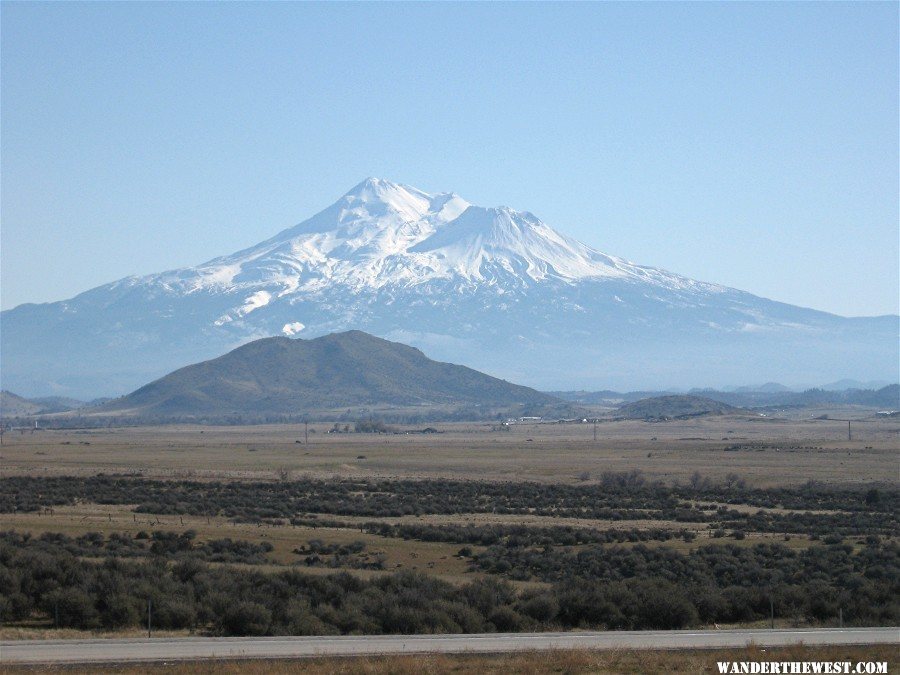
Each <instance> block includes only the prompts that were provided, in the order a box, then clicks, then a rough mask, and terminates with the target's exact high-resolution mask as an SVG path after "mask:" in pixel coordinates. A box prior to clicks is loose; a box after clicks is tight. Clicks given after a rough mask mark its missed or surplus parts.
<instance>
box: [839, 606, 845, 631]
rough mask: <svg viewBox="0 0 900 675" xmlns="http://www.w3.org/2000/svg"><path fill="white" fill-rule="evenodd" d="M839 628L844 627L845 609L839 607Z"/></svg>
mask: <svg viewBox="0 0 900 675" xmlns="http://www.w3.org/2000/svg"><path fill="white" fill-rule="evenodd" d="M838 626H839V627H840V628H843V627H844V608H843V607H838Z"/></svg>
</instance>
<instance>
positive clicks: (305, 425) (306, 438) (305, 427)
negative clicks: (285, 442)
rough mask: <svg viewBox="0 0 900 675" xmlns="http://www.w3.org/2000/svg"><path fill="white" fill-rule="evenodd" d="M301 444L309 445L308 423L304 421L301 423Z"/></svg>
mask: <svg viewBox="0 0 900 675" xmlns="http://www.w3.org/2000/svg"><path fill="white" fill-rule="evenodd" d="M303 443H304V444H305V445H309V421H308V420H304V422H303Z"/></svg>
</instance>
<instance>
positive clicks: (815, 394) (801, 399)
mask: <svg viewBox="0 0 900 675" xmlns="http://www.w3.org/2000/svg"><path fill="white" fill-rule="evenodd" d="M548 393H549V394H551V395H552V396H555V397H556V398H559V399H562V400H564V401H570V402H572V403H579V404H582V405H609V406H617V405H620V404H622V403H632V402H635V401H640V400H642V399H648V398H654V397H661V395H667V394H672V395H674V394H675V392H654V391H632V392H617V391H609V390H605V391H551V392H548ZM689 396H692V397H694V398H703V399H706V400H711V401H717V402H719V403H724V404H726V405H727V406H733V407H736V408H763V407H769V406H779V407H789V406H796V407H803V406H808V405H818V404H846V405H862V406H869V407H873V408H883V409H885V410H900V385H897V384H891V385H888V386H886V387H881V388H880V389H843V390H829V389H807V390H806V391H802V392H794V391H717V390H715V389H699V390H692V391H691V392H690V394H689ZM681 398H687V396H682V397H681Z"/></svg>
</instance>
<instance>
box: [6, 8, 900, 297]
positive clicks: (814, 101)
mask: <svg viewBox="0 0 900 675" xmlns="http://www.w3.org/2000/svg"><path fill="white" fill-rule="evenodd" d="M0 13H2V16H0V19H2V23H0V26H2V65H0V67H2V80H0V94H2V98H0V106H2V110H0V113H2V129H0V133H2V137H0V142H2V155H0V164H2V167H0V168H2V186H0V187H2V202H0V216H2V231H0V243H2V254H0V256H2V272H0V275H2V276H0V281H2V306H3V308H9V307H13V306H15V305H18V304H20V303H22V302H46V301H51V300H60V299H64V298H67V297H71V296H72V295H74V294H76V293H78V292H81V291H84V290H86V289H88V288H91V287H93V286H96V285H99V284H101V283H105V282H108V281H112V280H114V279H117V278H120V277H123V276H127V275H129V274H144V273H150V272H156V271H161V270H164V269H171V268H174V267H179V266H184V265H191V264H196V263H199V262H202V261H204V260H207V259H209V258H212V257H214V256H216V255H220V254H224V253H229V252H232V251H234V250H237V249H240V248H243V247H245V246H248V245H251V244H254V243H256V242H258V241H260V240H262V239H264V238H266V237H268V236H270V235H272V234H274V233H275V232H276V231H278V230H281V229H283V228H285V227H288V226H290V225H292V224H294V223H296V222H299V221H300V220H303V219H305V218H306V217H308V216H310V215H312V214H313V213H314V212H316V211H318V210H320V209H322V208H324V207H325V206H327V205H329V204H330V203H332V202H333V201H334V200H335V199H337V198H338V197H339V196H340V195H341V194H342V193H343V192H345V191H346V190H348V189H349V188H350V187H352V186H353V185H355V184H356V183H358V182H359V181H360V180H362V179H363V178H364V177H366V176H380V177H384V178H388V179H391V180H395V181H398V182H404V183H409V184H412V185H415V186H417V187H420V188H422V189H424V190H428V191H450V190H452V191H455V192H457V193H459V194H461V195H463V196H464V197H465V198H466V199H468V200H469V201H471V202H474V203H477V204H480V205H484V206H492V205H499V204H504V205H509V206H512V207H514V208H519V209H524V210H529V211H532V212H534V213H535V214H536V215H538V216H539V217H541V218H542V219H544V220H545V221H546V222H548V223H549V224H551V225H553V226H554V227H556V228H557V229H559V230H561V231H563V232H565V233H567V234H569V235H572V236H574V237H576V238H578V239H581V240H582V241H584V242H586V243H588V244H590V245H592V246H595V247H597V248H599V249H601V250H603V251H605V252H608V253H612V254H615V255H620V256H623V257H626V258H629V259H631V260H634V261H637V262H639V263H642V264H649V265H655V266H659V267H663V268H666V269H670V270H673V271H676V272H679V273H682V274H686V275H688V276H692V277H695V278H698V279H702V280H706V281H714V282H718V283H723V284H727V285H730V286H734V287H737V288H741V289H744V290H748V291H751V292H754V293H757V294H759V295H763V296H766V297H770V298H775V299H778V300H782V301H785V302H790V303H794V304H799V305H804V306H809V307H815V308H817V309H823V310H827V311H832V312H835V313H839V314H845V315H871V314H885V313H897V312H898V303H900V262H898V258H900V235H898V206H900V194H898V189H900V188H898V186H900V175H898V153H900V147H898V145H900V138H898V129H900V119H898V109H900V108H898V78H900V73H898V4H896V3H796V4H791V3H759V4H757V3H696V4H680V3H666V4H653V3H643V4H637V3H623V4H612V3H609V4H607V3H604V4H588V3H578V4H539V3H523V4H499V3H491V4H446V3H445V4H412V3H403V4H383V3H371V4H311V3H310V4H287V3H277V4H275V3H272V4H265V3H246V4H243V3H241V4H238V3H194V4H187V3H170V4H163V3H147V4H138V3H93V4H77V3H51V4H39V3H24V2H22V3H10V2H5V3H3V4H2V9H0Z"/></svg>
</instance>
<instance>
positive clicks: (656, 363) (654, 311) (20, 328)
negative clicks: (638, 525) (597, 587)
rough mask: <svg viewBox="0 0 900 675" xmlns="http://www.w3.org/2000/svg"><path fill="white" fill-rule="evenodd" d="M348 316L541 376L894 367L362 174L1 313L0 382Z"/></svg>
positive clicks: (569, 243) (134, 372) (882, 334)
mask: <svg viewBox="0 0 900 675" xmlns="http://www.w3.org/2000/svg"><path fill="white" fill-rule="evenodd" d="M353 328H357V329H361V330H366V331H368V332H372V333H375V334H378V335H381V336H384V337H387V338H390V339H395V340H399V341H403V342H407V343H410V344H413V345H415V346H418V347H420V348H422V349H423V350H424V351H425V352H426V354H428V355H429V356H430V357H432V358H438V359H442V360H447V361H453V362H456V363H463V364H465V365H469V366H472V367H474V368H478V369H480V370H484V371H486V372H488V373H491V374H493V375H499V376H501V377H506V378H508V379H511V380H514V381H516V382H521V383H523V384H527V385H531V386H538V387H546V388H582V387H588V388H604V387H616V386H618V387H626V388H635V387H646V386H667V385H672V384H685V385H715V384H719V383H723V382H726V381H727V382H733V381H736V380H737V381H739V380H741V379H743V380H747V381H749V380H753V379H758V378H759V377H766V378H771V379H776V378H777V379H782V380H788V381H797V380H809V379H811V380H813V381H821V380H823V379H829V378H831V379H836V378H838V377H845V376H851V375H852V376H854V377H871V378H875V377H882V378H883V377H889V378H893V377H894V376H895V375H896V373H897V368H898V364H897V358H898V357H897V338H898V317H876V318H871V319H868V318H867V319H847V318H842V317H837V316H834V315H830V314H826V313H823V312H817V311H813V310H808V309H802V308H799V307H793V306H790V305H785V304H781V303H777V302H773V301H770V300H765V299H763V298H759V297H756V296H753V295H751V294H748V293H744V292H741V291H737V290H734V289H730V288H726V287H723V286H717V285H715V284H709V283H703V282H698V281H694V280H692V279H688V278H686V277H683V276H679V275H677V274H673V273H670V272H666V271H664V270H660V269H656V268H652V267H645V266H641V265H636V264H634V263H631V262H628V261H626V260H623V259H621V258H616V257H614V256H610V255H607V254H604V253H601V252H600V251H597V250H595V249H592V248H591V247H589V246H586V245H584V244H582V243H580V242H578V241H575V240H573V239H571V238H569V237H566V236H565V235H563V234H562V233H560V232H558V231H556V230H555V229H553V228H551V227H550V226H549V225H547V224H546V223H544V222H542V221H541V220H540V219H539V218H537V217H536V216H534V215H533V214H531V213H528V212H527V211H515V210H512V209H509V208H506V207H499V208H483V207H479V206H474V205H471V204H469V203H468V202H467V201H466V200H464V199H463V198H462V197H460V196H458V195H456V194H453V193H441V194H435V195H432V194H428V193H425V192H422V191H421V190H418V189H416V188H413V187H410V186H407V185H398V184H395V183H391V182H389V181H385V180H379V179H374V178H370V179H367V180H366V181H364V182H362V183H360V184H359V185H357V186H356V187H355V188H353V189H352V190H351V191H350V192H348V193H347V194H346V195H344V196H343V197H341V198H340V199H339V200H338V201H337V202H335V203H334V204H333V205H331V206H330V207H328V208H327V209H325V210H324V211H322V212H320V213H318V214H316V215H315V216H313V217H312V218H310V219H309V220H306V221H304V222H302V223H300V224H299V225H296V226H295V227H292V228H289V229H287V230H284V231H282V232H280V233H279V234H277V235H275V236H274V237H272V238H271V239H268V240H266V241H264V242H262V243H260V244H258V245H256V246H253V247H251V248H248V249H245V250H243V251H239V252H237V253H235V254H232V255H229V256H224V257H221V258H216V259H214V260H211V261H209V262H207V263H204V264H202V265H199V266H197V267H191V268H185V269H180V270H173V271H170V272H164V273H161V274H154V275H149V276H145V277H128V278H126V279H122V280H120V281H116V282H113V283H111V284H107V285H105V286H101V287H98V288H95V289H93V290H90V291H87V292H85V293H82V294H81V295H79V296H77V297H75V298H73V299H71V300H66V301H63V302H56V303H49V304H43V305H22V306H20V307H17V308H15V309H13V310H9V311H7V312H4V313H3V314H2V329H3V331H2V349H3V354H2V355H3V371H2V376H3V386H4V387H5V388H8V389H12V390H14V391H17V392H19V393H23V394H26V395H29V394H30V395H34V394H46V393H66V394H69V395H78V396H82V397H85V396H97V395H108V394H117V393H123V392H125V391H128V390H130V389H133V388H135V387H136V386H139V385H141V384H144V383H145V382H147V381H148V380H149V379H152V378H153V377H156V376H159V375H162V374H164V373H166V372H168V371H169V370H171V369H173V368H175V367H178V366H182V365H186V364H188V363H192V362H195V361H198V360H201V359H206V358H210V357H213V356H217V355H219V354H221V353H222V352H224V351H227V350H228V349H231V348H233V347H235V346H237V345H239V344H241V343H243V342H246V341H248V340H251V339H255V338H259V337H264V336H269V335H286V336H297V337H304V338H305V337H316V336H318V335H322V334H324V333H328V332H331V331H337V330H346V329H353Z"/></svg>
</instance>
